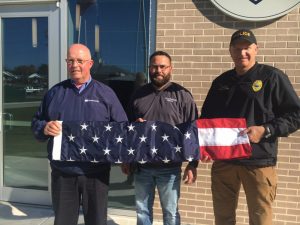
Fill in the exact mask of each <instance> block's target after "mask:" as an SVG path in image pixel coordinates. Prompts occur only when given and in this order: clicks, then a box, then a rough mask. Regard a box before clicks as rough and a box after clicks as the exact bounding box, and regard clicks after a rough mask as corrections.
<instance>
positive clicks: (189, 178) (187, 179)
mask: <svg viewBox="0 0 300 225" xmlns="http://www.w3.org/2000/svg"><path fill="white" fill-rule="evenodd" d="M196 179H197V168H195V167H193V166H191V165H187V166H186V168H185V170H184V174H183V178H182V180H183V181H184V183H185V184H192V183H194V182H195V181H196Z"/></svg>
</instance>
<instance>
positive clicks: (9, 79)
mask: <svg viewBox="0 0 300 225" xmlns="http://www.w3.org/2000/svg"><path fill="white" fill-rule="evenodd" d="M18 79H19V78H18V77H17V76H16V75H14V74H12V73H10V72H8V71H3V80H4V82H5V83H14V82H15V81H16V80H18Z"/></svg>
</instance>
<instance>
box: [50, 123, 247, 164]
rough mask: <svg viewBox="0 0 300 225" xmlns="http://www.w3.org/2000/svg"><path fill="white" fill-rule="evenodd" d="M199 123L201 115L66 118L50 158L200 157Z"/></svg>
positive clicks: (180, 159)
mask: <svg viewBox="0 0 300 225" xmlns="http://www.w3.org/2000/svg"><path fill="white" fill-rule="evenodd" d="M199 123H200V124H201V119H199V120H196V121H193V122H191V123H184V124H180V125H177V126H172V125H170V124H167V123H163V122H159V121H145V122H142V123H140V122H99V121H96V122H91V121H81V122H79V121H65V122H62V133H61V135H59V136H56V137H54V141H53V148H52V160H60V161H81V162H92V163H107V162H109V163H116V164H120V163H133V162H135V163H140V164H145V163H166V164H167V163H172V162H183V161H194V160H199V159H200V158H201V156H200V148H199V128H198V125H199ZM236 136H237V137H238V135H236ZM248 144H249V141H248ZM249 146H250V144H249ZM248 156H249V155H248ZM214 157H215V156H214ZM214 157H212V158H213V159H214ZM234 157H235V158H236V157H237V158H241V157H240V156H238V154H235V155H234ZM242 157H247V156H245V155H244V154H243V156H242Z"/></svg>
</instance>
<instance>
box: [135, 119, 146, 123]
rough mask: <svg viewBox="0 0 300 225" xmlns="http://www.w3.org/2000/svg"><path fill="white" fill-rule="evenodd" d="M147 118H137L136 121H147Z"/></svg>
mask: <svg viewBox="0 0 300 225" xmlns="http://www.w3.org/2000/svg"><path fill="white" fill-rule="evenodd" d="M145 121H146V120H144V119H143V118H137V119H136V121H135V122H145Z"/></svg>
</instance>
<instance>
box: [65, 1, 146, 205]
mask: <svg viewBox="0 0 300 225" xmlns="http://www.w3.org/2000/svg"><path fill="white" fill-rule="evenodd" d="M150 3H151V1H150V0H148V1H144V0H69V7H70V8H69V9H70V11H69V14H70V16H69V22H68V24H69V27H68V31H69V35H68V38H69V40H68V42H69V43H68V44H69V45H70V44H72V43H82V44H85V45H86V46H88V47H89V49H90V50H91V54H92V58H93V60H94V66H93V68H92V70H91V73H92V76H93V78H94V79H96V80H99V81H101V82H103V83H105V84H107V85H109V86H110V87H111V88H112V89H113V90H114V91H115V92H116V94H117V96H118V97H119V99H120V102H121V103H122V105H123V107H124V108H125V109H126V108H127V104H128V102H129V99H130V96H131V94H132V93H133V91H134V90H135V89H136V88H138V87H140V86H142V85H143V84H145V83H146V81H147V79H146V77H147V76H146V75H147V63H148V54H149V53H148V46H149V44H148V43H149V12H150ZM110 189H111V191H110V198H109V205H110V206H113V207H118V208H119V207H120V208H133V207H134V193H133V186H132V181H131V177H129V178H128V179H127V178H126V177H125V176H124V175H123V174H122V173H121V172H120V171H119V167H114V168H113V169H112V173H111V185H110Z"/></svg>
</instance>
